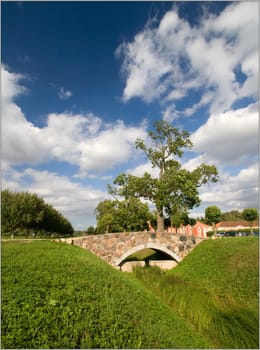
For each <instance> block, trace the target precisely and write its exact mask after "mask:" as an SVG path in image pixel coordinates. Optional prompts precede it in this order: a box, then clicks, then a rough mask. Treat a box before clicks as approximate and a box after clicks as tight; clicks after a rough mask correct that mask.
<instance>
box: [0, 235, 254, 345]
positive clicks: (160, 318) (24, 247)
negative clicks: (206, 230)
mask: <svg viewBox="0 0 260 350" xmlns="http://www.w3.org/2000/svg"><path fill="white" fill-rule="evenodd" d="M1 298H2V300H1V302H2V334H1V338H2V339H1V340H2V341H1V343H2V344H1V347H2V348H9V349H11V348H16V349H19V348H35V349H37V348H44V349H47V348H56V349H57V348H63V349H65V348H71V349H72V348H73V349H77V348H146V349H147V348H154V349H163V348H164V349H165V348H171V349H177V348H182V349H187V348H205V349H207V348H216V347H218V348H250V349H253V348H258V322H259V321H258V239H257V238H254V237H252V238H251V237H242V238H224V239H219V240H215V241H213V240H208V241H205V242H203V243H202V244H201V245H199V246H198V247H196V249H194V250H193V251H192V253H191V254H190V255H189V256H188V257H186V258H185V259H184V260H183V261H182V262H181V263H180V264H179V265H178V266H177V267H176V268H175V269H173V270H171V271H168V272H162V271H161V270H160V269H158V268H143V269H136V270H135V272H134V274H127V273H123V272H121V271H118V270H116V269H114V268H113V267H111V266H109V265H108V264H106V263H105V262H104V261H102V260H100V259H99V258H98V257H96V256H95V255H93V254H91V253H90V252H88V251H86V250H83V249H81V248H79V247H76V246H69V245H66V244H63V243H55V242H51V241H47V240H46V241H36V240H35V241H32V242H30V243H25V242H22V241H21V242H2V293H1Z"/></svg>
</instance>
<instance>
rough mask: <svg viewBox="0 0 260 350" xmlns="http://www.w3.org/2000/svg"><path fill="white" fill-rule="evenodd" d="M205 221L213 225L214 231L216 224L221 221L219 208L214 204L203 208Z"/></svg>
mask: <svg viewBox="0 0 260 350" xmlns="http://www.w3.org/2000/svg"><path fill="white" fill-rule="evenodd" d="M205 219H206V223H207V224H209V225H212V226H213V227H214V232H216V224H217V223H218V222H220V221H221V210H220V209H219V207H217V206H216V205H211V206H209V207H207V208H206V210H205Z"/></svg>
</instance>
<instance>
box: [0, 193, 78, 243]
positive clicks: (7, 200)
mask: <svg viewBox="0 0 260 350" xmlns="http://www.w3.org/2000/svg"><path fill="white" fill-rule="evenodd" d="M1 228H2V235H6V234H11V235H26V236H27V235H29V234H33V235H36V234H39V233H40V234H41V235H47V234H49V233H58V234H63V235H69V234H72V233H73V231H74V230H73V227H72V225H71V223H70V222H69V221H68V220H67V219H66V218H65V217H64V216H63V215H62V214H61V213H59V212H58V211H57V210H56V209H55V208H53V207H52V206H51V205H50V204H47V203H45V202H44V200H43V199H42V198H40V197H38V196H37V194H35V193H29V192H18V193H13V192H11V191H9V190H4V191H2V192H1Z"/></svg>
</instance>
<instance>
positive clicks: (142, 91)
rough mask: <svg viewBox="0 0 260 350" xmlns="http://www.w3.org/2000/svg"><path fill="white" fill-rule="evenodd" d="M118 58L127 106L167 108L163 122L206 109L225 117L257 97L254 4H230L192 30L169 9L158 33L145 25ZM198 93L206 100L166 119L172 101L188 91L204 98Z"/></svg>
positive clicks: (121, 47)
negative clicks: (234, 106)
mask: <svg viewBox="0 0 260 350" xmlns="http://www.w3.org/2000/svg"><path fill="white" fill-rule="evenodd" d="M241 18H243V19H242V20H241ZM117 52H119V53H120V54H121V56H122V57H123V65H122V69H123V72H124V73H125V76H126V86H125V89H124V94H123V97H124V100H125V101H127V100H130V99H131V98H133V97H140V98H142V99H143V100H144V101H146V102H151V101H153V100H156V99H157V100H160V102H161V103H163V104H164V105H165V104H166V109H165V110H166V112H165V118H166V119H167V120H170V119H171V118H172V119H171V120H173V119H175V118H176V117H179V116H181V115H186V116H188V115H191V114H192V113H194V112H195V111H197V110H198V109H199V108H200V107H202V106H204V105H207V104H210V111H211V113H220V112H223V111H224V110H226V109H228V108H229V107H230V106H231V105H232V104H233V103H234V102H235V101H236V100H237V99H239V98H241V97H244V96H249V97H254V98H256V96H257V93H258V59H257V58H258V3H257V2H249V3H248V2H237V3H235V4H231V5H229V6H227V7H226V8H225V10H224V11H223V12H222V13H221V14H220V15H219V16H212V15H211V16H208V17H207V18H205V16H204V17H202V18H201V21H200V24H199V25H197V26H193V27H191V26H190V25H189V23H188V22H187V21H186V20H184V19H182V18H180V17H179V14H178V12H177V10H176V9H173V10H171V11H168V12H167V13H166V14H165V15H164V17H163V18H162V19H161V21H160V23H159V24H158V27H151V26H149V25H147V26H146V27H145V29H144V30H143V31H142V32H140V33H139V34H137V35H136V36H135V37H134V40H133V41H132V42H129V43H123V44H121V45H120V47H119V48H118V50H117ZM239 67H240V68H241V71H242V72H243V73H244V75H245V81H244V82H243V83H241V81H240V80H239V78H238V75H237V71H238V70H239ZM201 88H204V89H206V90H207V91H208V92H207V96H205V97H203V95H202V97H201V101H200V102H197V103H195V105H194V106H193V104H191V105H190V106H187V108H188V107H189V109H187V110H186V111H176V112H175V114H173V116H172V117H171V116H170V113H169V108H170V106H169V103H170V102H171V101H177V100H181V99H182V98H184V97H186V96H188V94H189V92H190V91H191V90H195V91H197V92H198V93H200V94H202V92H201ZM167 104H168V106H167Z"/></svg>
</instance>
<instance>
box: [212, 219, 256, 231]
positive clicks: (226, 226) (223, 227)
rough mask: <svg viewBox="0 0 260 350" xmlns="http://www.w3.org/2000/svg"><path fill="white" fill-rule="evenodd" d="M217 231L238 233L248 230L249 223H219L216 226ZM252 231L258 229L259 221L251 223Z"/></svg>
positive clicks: (244, 221) (241, 221) (243, 221)
mask: <svg viewBox="0 0 260 350" xmlns="http://www.w3.org/2000/svg"><path fill="white" fill-rule="evenodd" d="M216 228H217V231H232V230H234V231H238V230H242V229H250V225H249V222H248V221H246V220H240V221H221V222H219V223H218V224H216ZM252 228H253V229H258V228H259V221H258V220H255V221H254V222H253V226H252Z"/></svg>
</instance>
